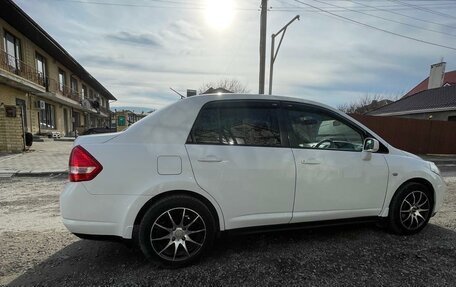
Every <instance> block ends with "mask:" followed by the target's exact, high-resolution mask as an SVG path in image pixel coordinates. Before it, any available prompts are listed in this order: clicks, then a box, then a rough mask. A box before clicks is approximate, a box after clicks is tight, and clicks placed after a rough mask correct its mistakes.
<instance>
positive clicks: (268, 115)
mask: <svg viewBox="0 0 456 287" xmlns="http://www.w3.org/2000/svg"><path fill="white" fill-rule="evenodd" d="M189 140H190V141H191V142H192V143H195V144H222V145H248V146H281V145H282V141H281V137H280V129H279V120H278V110H277V104H276V103H263V102H262V103H253V102H235V103H233V102H231V103H230V102H227V103H223V102H222V103H219V102H215V104H213V105H211V104H209V105H207V106H205V107H203V109H202V110H201V112H200V114H199V115H198V118H197V120H196V121H195V124H194V126H193V129H192V132H191V135H190V139H189Z"/></svg>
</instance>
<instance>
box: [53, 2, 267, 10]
mask: <svg viewBox="0 0 456 287" xmlns="http://www.w3.org/2000/svg"><path fill="white" fill-rule="evenodd" d="M48 1H49V0H48ZM51 1H56V2H60V3H79V4H90V5H101V6H121V7H141V8H172V9H184V10H185V9H188V10H203V9H206V7H203V6H194V5H193V4H191V3H188V4H186V3H183V2H179V4H184V5H190V6H157V5H151V4H131V3H116V2H98V1H82V0H51ZM160 2H167V3H170V4H177V3H178V2H175V1H173V3H171V2H170V1H165V0H162V1H160ZM164 4H165V3H164ZM233 9H234V10H240V11H258V10H259V9H258V8H236V7H235V8H233Z"/></svg>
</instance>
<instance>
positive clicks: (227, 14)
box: [205, 0, 234, 30]
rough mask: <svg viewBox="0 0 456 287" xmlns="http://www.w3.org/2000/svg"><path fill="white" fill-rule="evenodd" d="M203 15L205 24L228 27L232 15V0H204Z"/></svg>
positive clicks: (216, 27)
mask: <svg viewBox="0 0 456 287" xmlns="http://www.w3.org/2000/svg"><path fill="white" fill-rule="evenodd" d="M205 15H206V22H207V24H208V25H209V26H211V27H212V28H214V29H218V30H223V29H226V28H228V27H229V26H230V24H231V22H232V21H233V17H234V3H233V0H206V9H205Z"/></svg>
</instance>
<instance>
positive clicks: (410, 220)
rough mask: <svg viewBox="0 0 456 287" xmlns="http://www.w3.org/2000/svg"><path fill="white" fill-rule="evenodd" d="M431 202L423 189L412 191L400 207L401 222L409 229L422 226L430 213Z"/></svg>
mask: <svg viewBox="0 0 456 287" xmlns="http://www.w3.org/2000/svg"><path fill="white" fill-rule="evenodd" d="M430 208H431V203H430V201H429V198H428V196H427V195H426V193H425V192H423V191H419V190H417V191H412V192H411V193H409V194H408V195H407V196H406V197H405V198H404V200H403V201H402V204H401V208H400V219H401V224H402V226H403V227H405V228H406V229H408V230H415V229H418V228H420V227H421V226H422V225H423V224H424V223H425V222H426V221H427V220H428V219H429V215H430Z"/></svg>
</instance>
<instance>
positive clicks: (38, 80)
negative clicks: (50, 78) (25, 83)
mask: <svg viewBox="0 0 456 287" xmlns="http://www.w3.org/2000/svg"><path fill="white" fill-rule="evenodd" d="M0 69H3V70H5V71H8V72H10V73H13V74H16V75H18V76H20V77H22V78H24V79H26V80H29V81H31V82H33V83H35V84H37V85H40V86H42V87H46V76H44V75H43V74H42V73H39V72H38V71H37V70H36V69H35V68H34V67H31V66H29V65H27V64H26V63H24V62H23V61H21V60H19V59H18V58H15V57H13V56H11V55H9V54H7V53H6V52H5V51H3V50H0Z"/></svg>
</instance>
